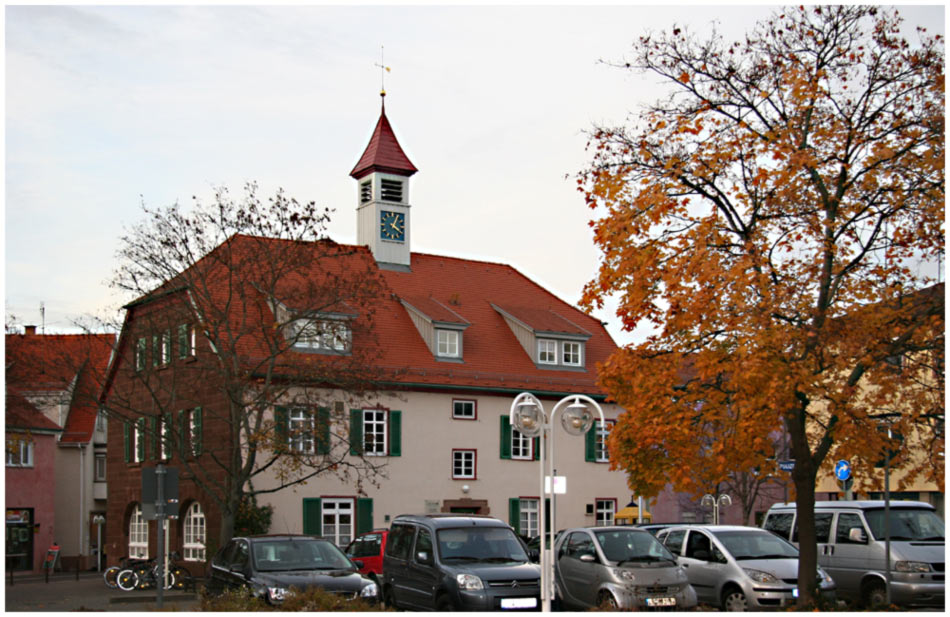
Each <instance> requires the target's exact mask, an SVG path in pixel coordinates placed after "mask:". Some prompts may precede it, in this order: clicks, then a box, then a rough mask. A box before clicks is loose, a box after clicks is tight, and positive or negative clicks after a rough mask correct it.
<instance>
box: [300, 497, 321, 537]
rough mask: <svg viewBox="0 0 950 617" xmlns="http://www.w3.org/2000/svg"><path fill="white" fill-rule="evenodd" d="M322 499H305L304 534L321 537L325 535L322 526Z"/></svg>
mask: <svg viewBox="0 0 950 617" xmlns="http://www.w3.org/2000/svg"><path fill="white" fill-rule="evenodd" d="M320 510H321V507H320V498H319V497H304V499H303V532H304V533H306V534H310V535H314V536H319V535H322V534H323V529H322V528H321V525H320V518H321V513H320Z"/></svg>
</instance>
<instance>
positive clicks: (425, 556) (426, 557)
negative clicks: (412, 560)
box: [416, 551, 432, 565]
mask: <svg viewBox="0 0 950 617" xmlns="http://www.w3.org/2000/svg"><path fill="white" fill-rule="evenodd" d="M416 561H418V562H419V563H421V564H425V565H432V555H430V554H429V553H428V552H426V551H419V552H418V553H416Z"/></svg>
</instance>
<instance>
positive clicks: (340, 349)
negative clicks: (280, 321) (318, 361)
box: [293, 319, 353, 353]
mask: <svg viewBox="0 0 950 617" xmlns="http://www.w3.org/2000/svg"><path fill="white" fill-rule="evenodd" d="M295 329H296V330H297V332H296V336H295V337H294V340H293V346H294V349H300V350H307V351H316V352H324V353H347V352H348V351H350V347H351V345H352V342H353V341H352V339H353V333H352V331H351V330H350V326H349V324H347V323H346V322H345V321H341V320H337V319H307V320H305V319H301V320H297V322H295Z"/></svg>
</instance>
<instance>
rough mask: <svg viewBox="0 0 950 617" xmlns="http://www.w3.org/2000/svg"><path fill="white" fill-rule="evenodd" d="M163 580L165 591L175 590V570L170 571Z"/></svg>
mask: <svg viewBox="0 0 950 617" xmlns="http://www.w3.org/2000/svg"><path fill="white" fill-rule="evenodd" d="M163 578H164V579H165V589H174V588H175V582H176V580H177V579H176V578H175V570H173V569H172V568H169V569H168V572H167V573H166V574H164V576H163Z"/></svg>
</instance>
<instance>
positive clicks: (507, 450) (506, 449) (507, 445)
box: [501, 416, 511, 459]
mask: <svg viewBox="0 0 950 617" xmlns="http://www.w3.org/2000/svg"><path fill="white" fill-rule="evenodd" d="M501 458H508V459H510V458H511V422H510V421H509V420H508V416H501Z"/></svg>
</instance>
